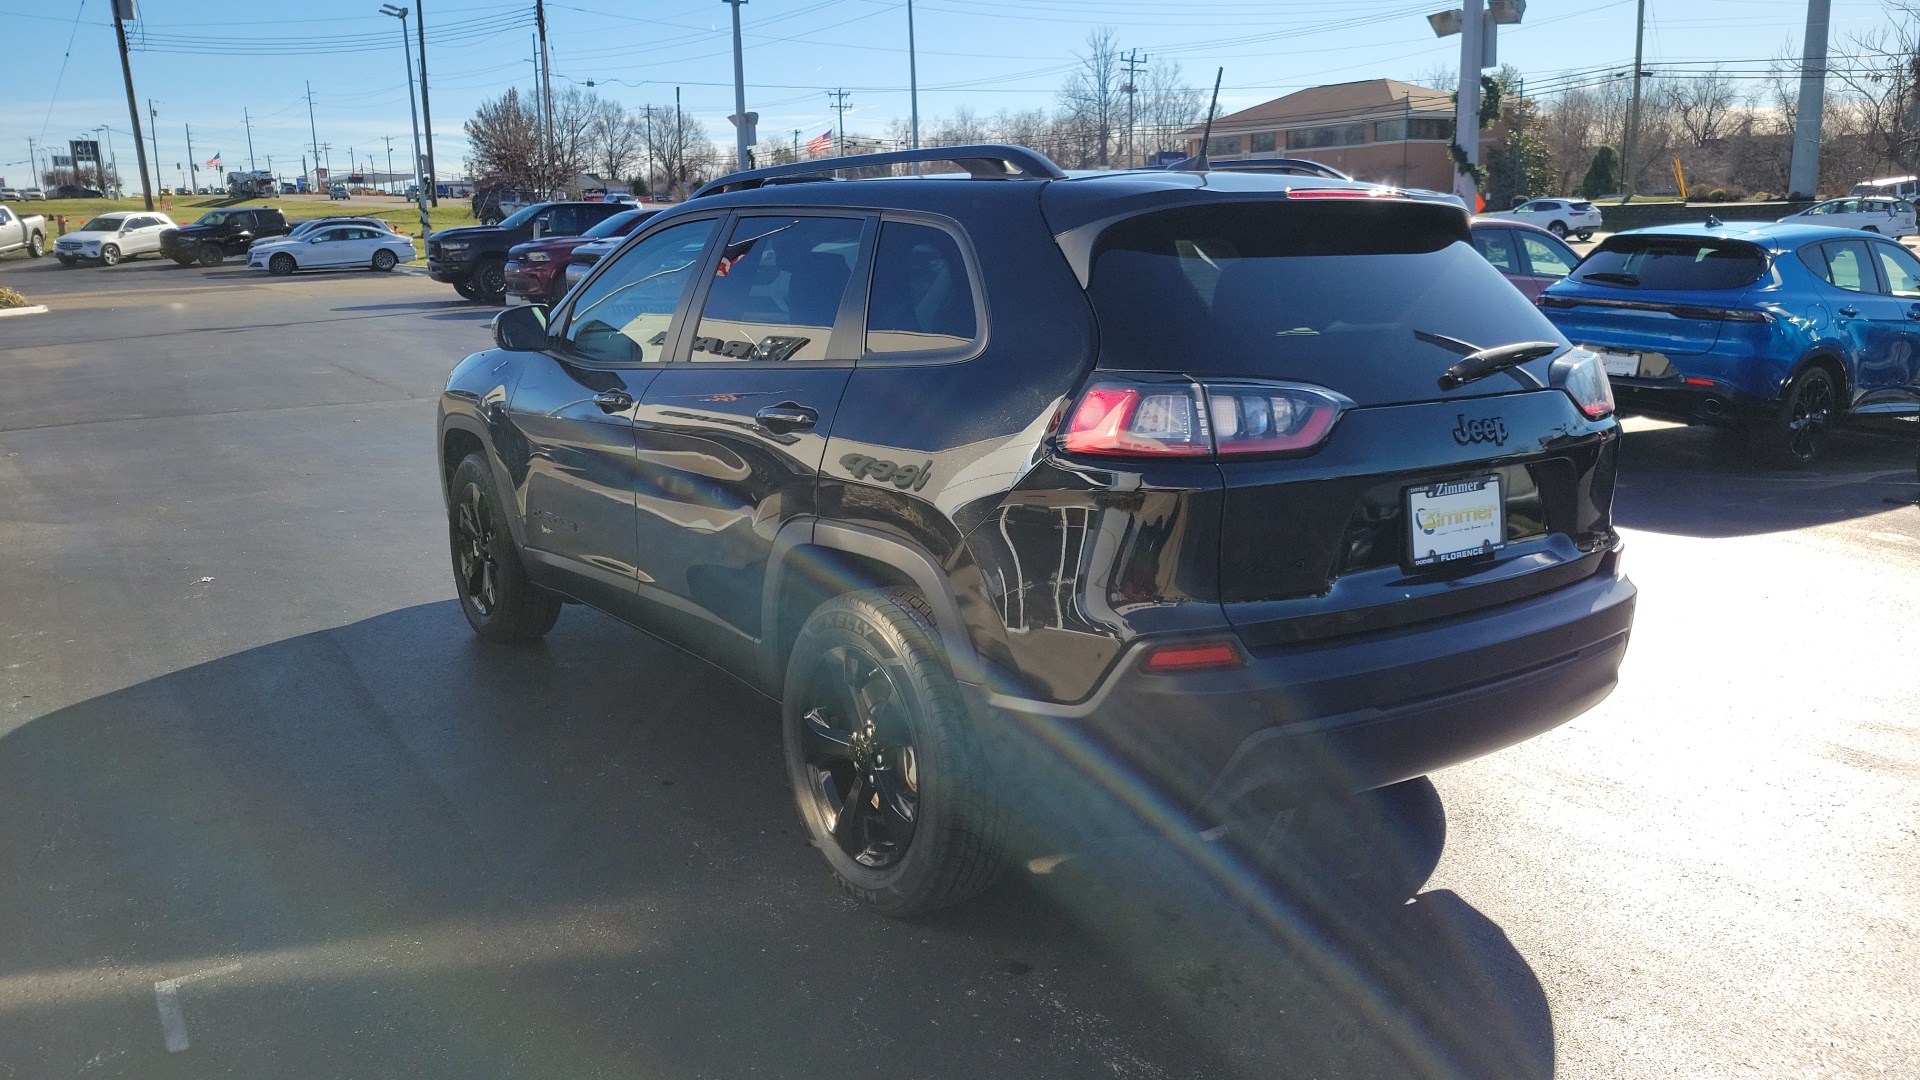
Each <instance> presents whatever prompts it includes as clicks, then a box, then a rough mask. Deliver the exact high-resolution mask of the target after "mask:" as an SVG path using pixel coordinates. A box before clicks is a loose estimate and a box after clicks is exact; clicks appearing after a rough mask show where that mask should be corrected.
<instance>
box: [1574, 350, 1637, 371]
mask: <svg viewBox="0 0 1920 1080" xmlns="http://www.w3.org/2000/svg"><path fill="white" fill-rule="evenodd" d="M1586 348H1587V349H1588V350H1589V351H1591V352H1594V353H1597V354H1599V357H1600V367H1601V369H1602V370H1604V371H1605V372H1606V373H1607V377H1608V378H1612V379H1634V378H1638V377H1639V376H1640V360H1641V357H1640V354H1639V353H1637V352H1633V351H1630V350H1627V349H1601V348H1595V347H1594V346H1592V345H1589V346H1586Z"/></svg>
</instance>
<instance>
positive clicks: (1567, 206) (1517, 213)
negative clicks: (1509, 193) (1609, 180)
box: [1480, 199, 1600, 240]
mask: <svg viewBox="0 0 1920 1080" xmlns="http://www.w3.org/2000/svg"><path fill="white" fill-rule="evenodd" d="M1480 216H1481V217H1490V218H1508V219H1511V220H1513V221H1524V222H1526V223H1527V224H1529V225H1538V226H1540V227H1541V228H1543V229H1545V230H1547V231H1548V232H1550V233H1552V234H1553V235H1555V236H1557V237H1559V238H1560V239H1562V240H1565V239H1566V238H1567V234H1568V233H1573V234H1574V235H1575V236H1577V237H1578V238H1579V239H1581V240H1591V239H1593V232H1594V230H1595V229H1598V228H1599V227H1600V208H1599V207H1597V206H1595V205H1593V204H1592V203H1590V202H1588V201H1587V200H1585V199H1534V200H1532V201H1531V202H1525V203H1521V204H1520V205H1519V206H1516V207H1514V208H1513V209H1511V210H1502V211H1500V212H1499V213H1497V214H1482V215H1480Z"/></svg>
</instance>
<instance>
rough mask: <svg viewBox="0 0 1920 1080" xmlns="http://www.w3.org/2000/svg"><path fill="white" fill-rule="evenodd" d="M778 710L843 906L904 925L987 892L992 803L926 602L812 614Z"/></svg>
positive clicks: (905, 599) (894, 599)
mask: <svg viewBox="0 0 1920 1080" xmlns="http://www.w3.org/2000/svg"><path fill="white" fill-rule="evenodd" d="M781 709H782V714H783V725H784V729H785V738H784V741H785V745H786V757H787V771H788V776H789V777H790V779H791V780H792V783H793V793H794V800H795V802H796V803H797V804H798V807H799V810H800V817H801V820H802V821H803V822H804V823H805V824H806V827H807V831H808V833H809V834H810V835H811V837H812V839H813V843H814V846H816V847H817V848H819V849H820V853H821V854H822V855H823V856H825V857H826V860H827V864H828V865H829V866H830V867H831V868H832V870H833V873H834V876H835V878H836V879H838V881H839V884H840V887H841V888H842V889H843V890H845V891H846V892H847V893H848V894H849V895H851V896H852V897H853V898H854V899H856V900H859V901H861V902H862V903H864V904H867V905H869V906H870V907H872V908H874V909H875V910H877V911H879V912H880V913H881V914H885V915H892V916H901V917H906V916H914V915H920V914H924V913H926V912H930V911H934V910H937V909H939V908H943V907H947V906H950V905H952V904H957V903H959V902H961V901H962V900H965V899H967V898H969V897H971V896H973V895H975V894H976V893H978V892H980V891H981V890H982V889H985V888H986V887H987V886H988V885H990V884H992V882H993V879H994V877H995V875H996V874H997V873H998V870H999V860H998V857H997V854H996V851H997V848H998V846H999V835H1000V811H999V805H998V803H999V799H998V795H997V792H996V791H995V790H994V789H993V787H992V786H991V784H990V783H989V782H988V780H987V778H986V775H985V773H986V770H985V768H984V766H983V764H982V760H981V754H980V750H979V748H978V747H977V746H976V745H975V743H974V738H973V731H972V725H971V723H970V722H969V719H968V714H967V711H966V707H965V705H964V704H963V703H962V702H961V699H960V694H959V688H958V685H957V684H956V683H955V682H954V679H953V674H952V672H951V671H950V670H948V668H947V666H946V661H945V658H944V655H943V653H942V650H941V648H940V645H939V634H938V631H937V630H936V629H935V627H934V622H933V614H932V610H931V608H930V607H929V606H928V604H927V602H926V600H925V599H924V598H922V597H921V596H920V595H919V594H918V593H915V592H912V591H911V590H906V589H877V590H873V591H869V592H860V593H852V594H849V595H846V596H841V597H837V598H835V599H833V600H829V601H827V602H826V603H824V604H822V605H821V606H820V607H819V608H818V609H816V610H815V611H814V613H813V614H812V615H811V616H809V617H808V619H807V622H806V625H805V626H804V627H802V628H801V631H800V634H799V637H798V638H797V639H796V640H795V641H794V645H793V651H792V653H791V654H789V657H788V660H787V679H786V688H785V692H784V693H783V694H782V705H781Z"/></svg>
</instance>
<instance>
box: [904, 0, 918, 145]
mask: <svg viewBox="0 0 1920 1080" xmlns="http://www.w3.org/2000/svg"><path fill="white" fill-rule="evenodd" d="M907 107H908V110H909V113H910V115H911V116H912V121H911V123H912V127H911V129H910V130H911V131H912V133H913V146H912V147H911V149H914V150H918V149H920V65H919V57H918V55H917V53H916V50H915V49H914V47H913V0H907ZM913 171H914V173H915V174H916V175H917V174H918V173H919V172H920V166H919V164H918V163H915V164H914V166H913Z"/></svg>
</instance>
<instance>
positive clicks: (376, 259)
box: [373, 248, 400, 274]
mask: <svg viewBox="0 0 1920 1080" xmlns="http://www.w3.org/2000/svg"><path fill="white" fill-rule="evenodd" d="M399 261H400V257H399V256H397V255H395V254H394V253H393V252H391V251H388V250H387V249H386V248H381V249H380V250H379V251H376V252H374V253H373V268H374V269H375V270H378V271H380V272H381V273H383V274H385V273H389V272H391V271H392V270H393V267H394V264H396V263H398V262H399Z"/></svg>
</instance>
